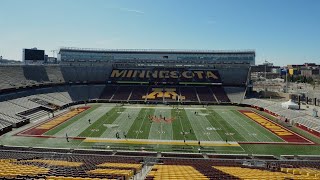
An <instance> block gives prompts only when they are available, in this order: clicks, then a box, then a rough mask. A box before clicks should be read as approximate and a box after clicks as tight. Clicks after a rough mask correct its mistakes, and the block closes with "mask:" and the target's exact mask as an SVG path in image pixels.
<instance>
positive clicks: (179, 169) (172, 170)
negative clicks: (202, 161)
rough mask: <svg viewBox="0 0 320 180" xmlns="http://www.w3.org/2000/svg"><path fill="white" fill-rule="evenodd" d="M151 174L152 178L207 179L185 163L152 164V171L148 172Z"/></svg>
mask: <svg viewBox="0 0 320 180" xmlns="http://www.w3.org/2000/svg"><path fill="white" fill-rule="evenodd" d="M148 176H149V177H151V176H153V177H154V180H160V179H161V180H163V179H175V180H182V179H187V180H189V179H190V180H191V179H192V180H193V179H199V180H202V179H208V178H207V177H206V176H204V175H203V174H201V173H200V172H199V171H197V170H196V169H194V168H193V167H192V166H185V165H154V167H153V168H152V171H150V172H149V174H148Z"/></svg>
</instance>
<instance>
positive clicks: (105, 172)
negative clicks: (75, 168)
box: [87, 169, 134, 179]
mask: <svg viewBox="0 0 320 180" xmlns="http://www.w3.org/2000/svg"><path fill="white" fill-rule="evenodd" d="M87 173H88V174H101V175H121V176H125V178H126V179H129V178H131V177H132V176H133V175H134V173H133V171H132V170H123V169H94V170H91V171H88V172H87Z"/></svg>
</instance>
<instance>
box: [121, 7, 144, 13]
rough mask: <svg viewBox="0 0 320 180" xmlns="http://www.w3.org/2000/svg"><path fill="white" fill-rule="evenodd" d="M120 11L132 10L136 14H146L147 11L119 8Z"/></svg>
mask: <svg viewBox="0 0 320 180" xmlns="http://www.w3.org/2000/svg"><path fill="white" fill-rule="evenodd" d="M119 10H120V11H126V12H132V13H136V14H144V13H145V12H143V11H140V10H136V9H128V8H119Z"/></svg>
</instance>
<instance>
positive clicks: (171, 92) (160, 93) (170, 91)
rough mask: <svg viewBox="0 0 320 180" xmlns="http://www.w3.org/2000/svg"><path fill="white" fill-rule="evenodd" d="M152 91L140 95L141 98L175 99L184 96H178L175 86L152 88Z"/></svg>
mask: <svg viewBox="0 0 320 180" xmlns="http://www.w3.org/2000/svg"><path fill="white" fill-rule="evenodd" d="M152 91H153V92H152V93H150V94H148V95H146V96H142V99H145V98H147V99H156V98H163V97H164V98H171V99H174V100H177V101H179V100H180V101H181V100H185V99H186V97H185V96H180V95H179V94H177V93H176V88H165V89H163V88H152Z"/></svg>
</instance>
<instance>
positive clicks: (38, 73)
mask: <svg viewBox="0 0 320 180" xmlns="http://www.w3.org/2000/svg"><path fill="white" fill-rule="evenodd" d="M112 69H113V67H112V66H111V65H107V66H55V65H50V66H36V65H33V66H27V65H5V66H0V72H1V76H0V91H1V90H3V89H15V88H20V87H29V86H37V85H43V84H56V83H69V82H73V83H76V82H106V81H108V79H109V75H110V73H111V71H112ZM219 74H220V76H221V81H222V83H223V84H225V85H235V86H239V85H242V86H243V85H244V84H245V83H246V81H247V77H248V69H243V68H235V67H226V68H220V69H219Z"/></svg>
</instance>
